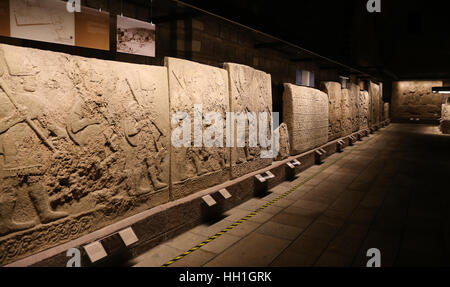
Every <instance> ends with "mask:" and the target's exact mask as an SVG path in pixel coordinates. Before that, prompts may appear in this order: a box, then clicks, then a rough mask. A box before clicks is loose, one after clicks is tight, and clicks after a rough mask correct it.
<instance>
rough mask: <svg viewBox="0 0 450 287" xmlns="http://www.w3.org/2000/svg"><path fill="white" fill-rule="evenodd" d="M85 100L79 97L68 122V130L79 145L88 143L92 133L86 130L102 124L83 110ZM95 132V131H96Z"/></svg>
mask: <svg viewBox="0 0 450 287" xmlns="http://www.w3.org/2000/svg"><path fill="white" fill-rule="evenodd" d="M83 104H84V101H83V100H82V99H78V100H77V101H76V102H75V104H74V106H73V107H72V109H71V111H70V114H69V118H68V124H67V132H68V134H69V136H70V138H71V139H72V140H73V141H74V142H75V143H76V144H77V145H86V144H87V143H88V141H89V140H90V137H91V135H92V133H90V132H88V131H86V129H87V128H88V127H90V126H96V125H100V121H99V120H97V119H92V118H88V117H86V115H85V113H84V112H83ZM94 134H95V133H94Z"/></svg>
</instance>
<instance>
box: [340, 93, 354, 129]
mask: <svg viewBox="0 0 450 287" xmlns="http://www.w3.org/2000/svg"><path fill="white" fill-rule="evenodd" d="M351 95H352V94H351V91H350V89H342V133H343V134H342V136H348V135H350V134H351V133H352V132H353V102H354V100H353V99H352V97H351Z"/></svg>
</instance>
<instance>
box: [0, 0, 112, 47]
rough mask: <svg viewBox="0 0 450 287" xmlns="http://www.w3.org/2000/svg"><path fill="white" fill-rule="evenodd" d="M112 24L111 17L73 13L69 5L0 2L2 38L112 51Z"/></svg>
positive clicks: (50, 0)
mask: <svg viewBox="0 0 450 287" xmlns="http://www.w3.org/2000/svg"><path fill="white" fill-rule="evenodd" d="M109 23H110V22H109V13H105V12H100V11H98V10H96V9H91V8H86V7H82V9H81V12H80V13H70V12H69V11H67V3H66V1H60V0H39V1H31V0H0V35H1V36H6V37H14V38H20V39H27V40H35V41H42V42H50V43H56V44H64V45H69V46H80V47H85V48H93V49H101V50H109V46H110V45H109V41H110V38H109V33H110V24H109Z"/></svg>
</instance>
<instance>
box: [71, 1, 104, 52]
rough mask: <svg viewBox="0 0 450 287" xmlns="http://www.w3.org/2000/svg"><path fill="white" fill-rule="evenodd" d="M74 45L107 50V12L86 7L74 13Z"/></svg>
mask: <svg viewBox="0 0 450 287" xmlns="http://www.w3.org/2000/svg"><path fill="white" fill-rule="evenodd" d="M75 45H76V46H79V47H85V48H93V49H100V50H109V13H107V12H100V11H99V10H96V9H91V8H87V7H82V8H81V13H75Z"/></svg>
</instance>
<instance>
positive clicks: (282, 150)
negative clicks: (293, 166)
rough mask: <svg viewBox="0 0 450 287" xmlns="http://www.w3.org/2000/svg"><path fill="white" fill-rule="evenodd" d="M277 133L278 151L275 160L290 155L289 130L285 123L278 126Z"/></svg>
mask: <svg viewBox="0 0 450 287" xmlns="http://www.w3.org/2000/svg"><path fill="white" fill-rule="evenodd" d="M278 134H279V153H278V156H277V157H276V159H275V160H277V161H280V160H283V159H286V158H288V157H289V156H290V151H291V145H290V142H289V130H288V126H287V125H286V124H285V123H282V124H281V125H280V126H279V127H278Z"/></svg>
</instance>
